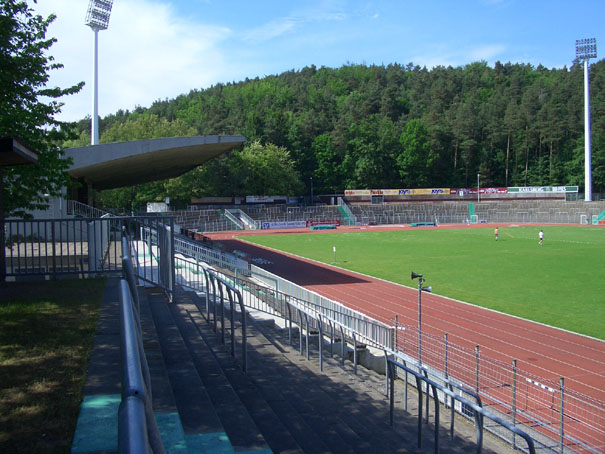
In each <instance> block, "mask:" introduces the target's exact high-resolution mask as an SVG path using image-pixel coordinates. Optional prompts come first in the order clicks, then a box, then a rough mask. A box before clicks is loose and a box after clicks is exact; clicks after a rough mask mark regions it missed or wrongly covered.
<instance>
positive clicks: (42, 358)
mask: <svg viewBox="0 0 605 454" xmlns="http://www.w3.org/2000/svg"><path fill="white" fill-rule="evenodd" d="M104 288H105V279H87V280H74V281H66V280H62V281H42V282H11V283H6V284H4V285H3V286H1V287H0V452H3V453H12V452H19V453H66V452H69V451H70V448H71V440H72V437H73V434H74V430H75V428H76V420H77V417H78V412H79V409H80V401H81V399H82V386H83V385H84V380H85V377H86V369H87V367H88V359H89V356H90V353H91V350H92V344H93V338H94V333H95V328H96V321H97V317H98V312H99V307H100V304H101V298H102V295H103V290H104Z"/></svg>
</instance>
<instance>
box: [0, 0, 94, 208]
mask: <svg viewBox="0 0 605 454" xmlns="http://www.w3.org/2000/svg"><path fill="white" fill-rule="evenodd" d="M54 19H55V16H54V15H51V16H49V17H47V18H43V17H41V16H39V15H35V14H34V12H33V10H32V9H31V8H30V7H29V6H28V5H27V2H25V1H17V0H2V2H0V68H2V69H1V70H0V137H13V138H18V139H20V140H22V141H24V142H25V143H27V144H28V145H29V146H30V147H32V148H33V149H35V150H36V151H38V152H39V153H40V154H39V157H38V163H37V164H36V165H28V166H16V167H9V168H7V169H5V170H4V172H3V173H4V178H3V181H2V184H3V188H4V209H5V212H6V213H7V214H12V215H25V211H26V210H29V209H39V208H45V207H46V206H47V205H48V202H47V200H48V197H49V196H58V195H60V193H61V188H63V187H66V186H68V185H69V178H68V176H67V174H66V170H67V168H68V166H69V163H68V162H67V161H66V160H65V159H63V154H62V151H61V148H60V147H59V145H60V144H61V143H62V142H63V141H65V140H66V139H67V138H68V134H67V129H66V128H64V127H62V126H63V125H62V123H61V122H59V121H58V120H56V119H55V115H56V114H58V113H59V112H60V111H61V107H62V103H61V102H60V101H59V99H60V98H62V97H63V96H65V95H70V94H74V93H77V92H78V91H80V89H81V88H82V86H83V85H84V83H83V82H81V83H79V84H77V85H74V86H72V87H69V88H59V87H48V86H47V83H48V80H49V77H50V72H51V71H53V70H56V69H60V68H62V66H63V65H61V64H60V63H57V62H55V61H54V58H53V57H52V56H50V55H48V52H49V50H50V48H51V47H52V45H53V44H54V43H55V42H56V39H54V38H47V37H46V32H47V29H48V26H49V25H50V24H51V23H52V21H53V20H54Z"/></svg>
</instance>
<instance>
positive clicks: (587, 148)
mask: <svg viewBox="0 0 605 454" xmlns="http://www.w3.org/2000/svg"><path fill="white" fill-rule="evenodd" d="M591 58H597V40H596V39H595V38H588V39H578V40H576V60H575V61H576V62H578V63H579V62H581V61H584V201H586V202H592V169H591V166H592V164H591V162H592V151H591V144H590V79H589V77H588V66H589V65H588V60H589V59H591Z"/></svg>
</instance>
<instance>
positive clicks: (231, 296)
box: [202, 266, 248, 372]
mask: <svg viewBox="0 0 605 454" xmlns="http://www.w3.org/2000/svg"><path fill="white" fill-rule="evenodd" d="M202 270H203V272H204V277H205V280H206V283H207V284H206V304H207V306H206V308H207V314H208V318H207V320H208V322H210V308H209V307H208V301H210V285H212V293H213V295H212V296H213V303H214V304H213V306H214V307H213V310H214V332H215V333H216V331H217V314H216V310H217V304H216V303H217V298H216V291H217V289H218V291H219V293H220V298H219V299H218V301H220V306H221V340H222V342H223V343H225V318H224V294H223V290H224V291H225V292H226V293H227V299H228V301H229V308H230V311H229V314H230V326H231V356H233V357H235V310H234V304H235V299H236V300H237V304H238V305H239V308H240V313H241V329H242V370H243V371H244V372H246V369H247V365H248V353H247V337H246V336H247V334H246V331H247V329H246V309H245V307H244V302H243V298H242V294H241V292H240V291H239V290H238V289H237V288H235V287H234V286H233V285H232V284H231V283H229V282H227V281H226V280H225V279H223V278H221V277H220V276H218V275H217V274H216V273H215V272H213V271H212V270H210V269H209V268H206V267H204V266H202Z"/></svg>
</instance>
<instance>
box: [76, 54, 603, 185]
mask: <svg viewBox="0 0 605 454" xmlns="http://www.w3.org/2000/svg"><path fill="white" fill-rule="evenodd" d="M590 71H591V72H590V77H591V86H590V88H591V107H592V108H591V111H592V144H593V189H594V191H595V192H605V115H604V113H605V60H601V61H599V62H597V63H595V64H593V65H592V66H591V70H590ZM583 94H584V89H583V68H582V67H581V66H579V65H574V66H572V67H571V68H563V69H547V68H544V67H542V66H539V67H537V68H534V67H533V66H531V65H525V64H510V63H509V64H500V63H496V65H495V66H494V67H490V66H488V65H487V64H486V63H484V62H477V63H472V64H469V65H467V66H464V67H456V68H453V67H447V68H445V67H436V68H434V69H432V70H427V69H426V68H420V67H418V66H413V65H411V64H410V65H407V66H402V65H398V64H391V65H388V66H366V65H346V66H342V67H340V68H337V69H333V68H319V69H318V68H316V67H314V66H311V67H305V68H303V69H302V70H300V71H289V72H285V73H283V74H280V75H277V76H267V77H264V78H262V79H259V78H257V79H254V80H248V79H247V80H245V81H242V82H237V83H229V84H217V85H215V86H212V87H210V88H208V89H205V90H193V91H191V92H190V93H189V94H187V95H182V96H179V97H177V98H176V99H172V100H164V101H157V102H155V103H154V104H153V105H152V106H151V107H150V108H148V109H143V108H139V109H137V110H136V111H135V112H123V111H120V112H118V113H117V114H115V115H110V116H108V117H106V118H104V119H102V121H101V128H102V131H101V140H102V141H109V140H116V139H120V140H125V139H135V138H141V137H120V134H122V135H123V134H124V123H125V122H128V121H131V122H132V121H135V120H137V121H140V122H141V121H143V122H144V121H147V122H152V123H153V122H162V123H163V124H164V125H165V128H164V129H166V131H168V132H165V134H174V135H179V134H185V133H192V132H193V133H194V134H202V135H213V134H241V135H244V136H245V137H246V138H248V140H249V141H250V142H253V141H255V140H259V141H260V143H261V144H263V145H264V144H274V145H276V146H277V147H283V148H284V149H286V150H289V152H290V157H291V158H292V160H293V164H294V170H296V171H297V172H298V175H297V177H298V178H299V183H300V182H302V185H304V186H306V187H308V186H309V184H310V178H311V177H312V179H313V185H314V187H315V190H316V193H320V192H321V193H334V192H339V191H342V190H343V189H345V188H356V189H361V188H403V187H405V188H414V187H468V186H473V185H474V184H475V182H476V174H477V173H481V182H482V186H483V185H484V186H525V185H528V186H530V185H532V186H533V185H563V184H574V185H579V186H580V188H581V189H580V190H581V191H582V188H583V185H584V111H583V109H584V100H583ZM156 117H157V118H156ZM80 126H81V129H82V131H84V130H85V129H86V128H87V127H88V123H87V122H85V121H82V122H80ZM171 128H172V129H171ZM135 129H136V128H135ZM160 129H161V128H160ZM120 130H121V131H122V133H120V132H119V131H120ZM83 134H85V133H83ZM130 134H135V135H136V132H132V131H131V132H130ZM141 134H142V135H145V132H142V133H141ZM215 165H216V163H215ZM216 185H218V186H220V184H219V183H216V182H215V187H213V188H206V190H201V191H200V190H197V191H195V192H198V193H203V194H205V195H213V194H211V193H212V192H222V194H221V195H227V194H225V191H226V189H225V188H226V187H222V188H221V187H218V186H216ZM298 188H299V189H300V190H302V189H303V188H302V186H300V185H299V186H298ZM238 190H240V191H245V188H242V187H240V188H239V189H238ZM227 192H229V191H227ZM217 195H219V194H217ZM233 195H245V194H233Z"/></svg>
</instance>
